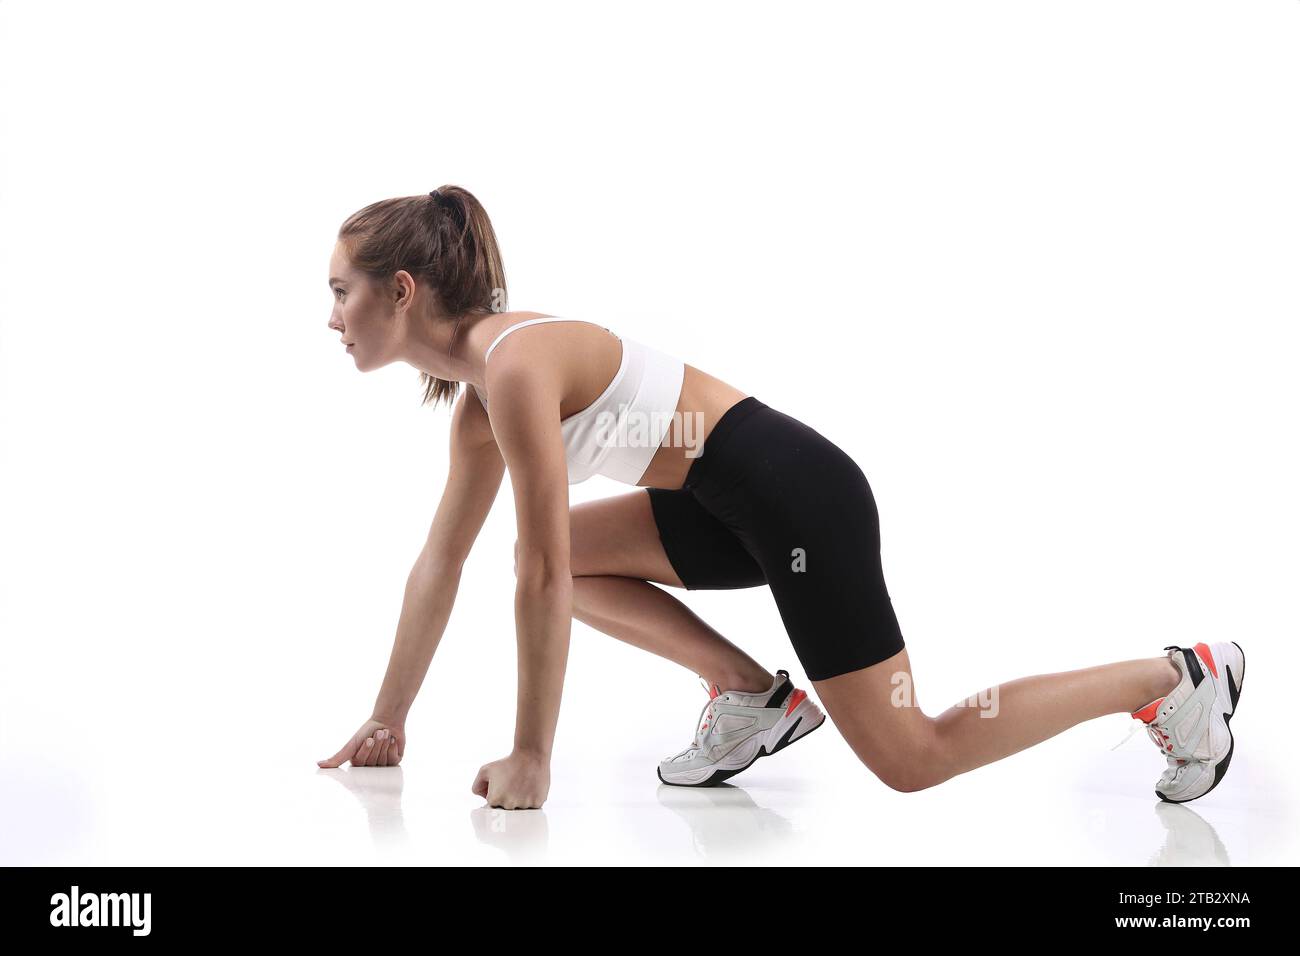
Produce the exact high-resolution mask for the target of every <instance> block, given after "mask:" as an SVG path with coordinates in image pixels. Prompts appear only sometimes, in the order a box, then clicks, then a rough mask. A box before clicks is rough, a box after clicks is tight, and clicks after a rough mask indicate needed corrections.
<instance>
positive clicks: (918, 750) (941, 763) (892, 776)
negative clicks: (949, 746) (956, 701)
mask: <svg viewBox="0 0 1300 956" xmlns="http://www.w3.org/2000/svg"><path fill="white" fill-rule="evenodd" d="M926 720H927V721H929V720H930V718H928V717H927V718H926ZM862 762H863V764H864V765H866V766H867V768H868V769H870V770H871V771H872V772H873V773H874V774H875V775H876V777H877V778H878V779H879V780H880V782H881V783H883V784H884V785H885V786H887V787H889V789H891V790H896V791H898V792H899V793H916V792H917V791H919V790H928V789H929V788H930V787H934V786H937V785H938V784H941V783H943V782H944V781H945V780H947V779H948V778H949V777H950V776H951V774H950V773H949V772H948V761H947V759H946V757H945V755H944V753H943V751H942V748H941V746H940V743H939V741H938V739H937V737H936V738H934V739H933V740H922V741H913V742H911V743H910V744H908V745H906V746H904V747H901V748H899V750H898V752H896V753H891V754H888V755H887V756H885V757H884V758H883V759H881V758H877V759H876V760H874V761H872V762H868V761H867V760H866V759H863V761H862ZM873 763H874V766H873Z"/></svg>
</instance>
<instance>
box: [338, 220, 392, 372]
mask: <svg viewBox="0 0 1300 956" xmlns="http://www.w3.org/2000/svg"><path fill="white" fill-rule="evenodd" d="M330 295H331V296H333V298H334V310H333V311H332V312H331V313H330V321H329V327H330V328H331V329H333V330H334V331H336V332H338V333H339V337H340V339H341V341H342V346H341V347H343V348H346V349H347V352H348V354H349V355H351V356H352V360H353V362H355V363H356V366H357V369H358V370H359V371H362V372H369V371H371V370H373V369H377V368H380V367H381V366H384V365H387V364H388V363H389V362H392V361H394V360H395V359H396V358H397V349H396V345H397V343H396V342H395V341H394V334H395V332H396V330H397V325H398V323H397V322H395V321H394V312H393V309H392V307H391V304H389V303H386V302H385V301H384V299H383V298H382V297H381V296H380V294H379V293H378V291H377V290H375V289H374V288H373V287H372V286H371V284H370V281H369V280H368V279H367V277H366V276H365V275H363V274H361V273H359V272H356V271H355V270H353V268H352V266H351V264H350V263H349V262H348V257H347V254H346V253H345V252H344V250H343V248H342V246H341V245H335V247H334V254H333V255H331V256H330Z"/></svg>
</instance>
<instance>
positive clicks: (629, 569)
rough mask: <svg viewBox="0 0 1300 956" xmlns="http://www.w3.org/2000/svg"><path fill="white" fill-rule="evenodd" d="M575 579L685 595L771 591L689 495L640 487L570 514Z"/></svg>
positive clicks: (743, 552)
mask: <svg viewBox="0 0 1300 956" xmlns="http://www.w3.org/2000/svg"><path fill="white" fill-rule="evenodd" d="M569 542H570V543H569V564H570V567H571V569H572V573H573V575H574V576H575V577H583V576H586V575H600V574H612V575H617V576H620V577H629V578H639V579H640V580H643V581H654V582H655V583H658V584H667V585H671V586H672V587H678V588H686V589H687V590H692V591H693V590H723V589H731V588H746V587H757V586H758V585H761V584H766V583H767V580H766V578H765V577H764V575H763V571H762V568H760V567H759V565H758V562H757V561H755V560H754V558H753V557H752V556H751V555H750V554H749V552H748V551H746V550H745V547H744V545H742V544H741V542H740V540H739V539H738V538H737V537H736V536H735V535H734V534H733V533H732V532H731V531H730V530H728V529H727V528H726V527H725V526H724V525H723V523H722V522H721V521H719V520H718V519H717V518H715V517H714V516H713V515H712V514H710V513H709V512H708V511H706V510H705V509H704V507H703V506H702V505H701V504H700V503H699V502H698V501H697V500H696V499H695V497H694V495H692V494H691V492H690V491H688V490H685V489H676V490H670V489H664V488H641V489H638V490H637V491H633V492H629V493H627V494H623V495H614V496H613V497H610V498H600V499H597V500H595V501H587V502H583V503H582V504H580V505H574V506H573V507H572V508H570V509H569Z"/></svg>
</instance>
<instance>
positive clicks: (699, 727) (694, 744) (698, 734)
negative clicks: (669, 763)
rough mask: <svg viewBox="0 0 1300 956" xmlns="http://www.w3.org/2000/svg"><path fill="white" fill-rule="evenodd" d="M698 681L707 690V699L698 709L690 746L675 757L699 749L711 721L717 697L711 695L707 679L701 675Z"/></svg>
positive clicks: (711, 691)
mask: <svg viewBox="0 0 1300 956" xmlns="http://www.w3.org/2000/svg"><path fill="white" fill-rule="evenodd" d="M700 683H701V684H703V685H704V689H705V690H706V691H708V692H709V700H708V702H707V703H706V704H705V705H704V707H703V709H702V710H700V716H699V719H698V720H696V721H695V737H694V739H692V740H691V743H690V746H688V747H687V748H686V749H685V750H683V751H682V752H681V753H679V754H678V755H677V757H681V756H684V755H685V754H688V753H690V752H691V751H692V750H699V749H700V743H701V741H702V740H703V739H704V731H705V730H707V729H708V727H709V724H711V723H713V702H714V701H715V700H717V699H718V698H717V697H714V696H713V690H712V688H710V687H709V684H708V681H706V680H705V679H704V678H703V677H701V678H700ZM718 696H719V697H721V696H722V695H721V694H719V695H718ZM706 715H707V716H706ZM677 757H674V758H673V759H674V760H676V759H677Z"/></svg>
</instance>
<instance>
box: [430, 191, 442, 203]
mask: <svg viewBox="0 0 1300 956" xmlns="http://www.w3.org/2000/svg"><path fill="white" fill-rule="evenodd" d="M429 196H430V197H432V199H433V201H434V202H435V203H437V202H441V201H442V194H441V193H439V192H438V190H436V189H435V190H433V191H432V192H430V193H429Z"/></svg>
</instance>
